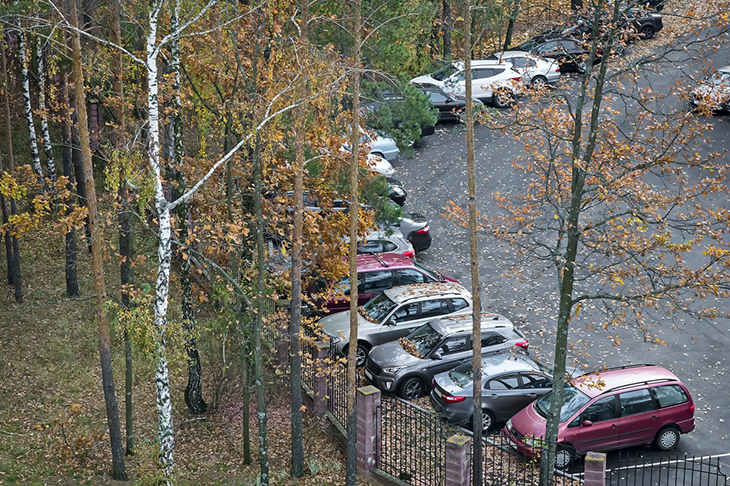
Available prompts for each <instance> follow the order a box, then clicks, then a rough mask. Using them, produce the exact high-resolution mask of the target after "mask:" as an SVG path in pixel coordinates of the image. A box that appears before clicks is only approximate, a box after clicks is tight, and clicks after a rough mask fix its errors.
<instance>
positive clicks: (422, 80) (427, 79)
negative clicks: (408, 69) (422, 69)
mask: <svg viewBox="0 0 730 486" xmlns="http://www.w3.org/2000/svg"><path fill="white" fill-rule="evenodd" d="M409 83H410V84H426V85H430V86H437V87H439V88H441V87H443V85H444V82H443V81H437V80H435V79H433V78H432V77H431V75H430V74H424V75H423V76H418V77H417V78H413V79H411V80H410V81H409Z"/></svg>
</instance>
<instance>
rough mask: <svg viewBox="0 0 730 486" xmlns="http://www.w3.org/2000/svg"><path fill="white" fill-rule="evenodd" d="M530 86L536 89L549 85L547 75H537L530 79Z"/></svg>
mask: <svg viewBox="0 0 730 486" xmlns="http://www.w3.org/2000/svg"><path fill="white" fill-rule="evenodd" d="M530 86H532V87H533V88H535V89H542V88H544V87H545V86H547V79H546V78H545V76H535V77H534V78H532V79H531V80H530Z"/></svg>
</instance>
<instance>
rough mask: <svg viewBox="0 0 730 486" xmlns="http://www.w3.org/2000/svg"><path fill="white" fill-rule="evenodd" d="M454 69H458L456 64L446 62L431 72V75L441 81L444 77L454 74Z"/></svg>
mask: <svg viewBox="0 0 730 486" xmlns="http://www.w3.org/2000/svg"><path fill="white" fill-rule="evenodd" d="M456 71H458V69H456V66H454V65H453V64H447V65H446V66H444V67H442V68H441V69H439V70H438V71H436V72H434V73H433V74H431V77H432V78H433V79H435V80H436V81H443V80H444V79H446V78H448V77H449V76H451V75H452V74H454V73H455V72H456Z"/></svg>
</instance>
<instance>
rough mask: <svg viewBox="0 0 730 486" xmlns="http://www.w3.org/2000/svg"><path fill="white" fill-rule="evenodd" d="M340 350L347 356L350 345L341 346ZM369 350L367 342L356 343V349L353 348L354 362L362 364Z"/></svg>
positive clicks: (358, 364)
mask: <svg viewBox="0 0 730 486" xmlns="http://www.w3.org/2000/svg"><path fill="white" fill-rule="evenodd" d="M342 352H343V353H344V354H345V356H347V355H348V353H349V352H350V345H349V344H348V345H347V346H345V347H344V348H342ZM369 352H370V346H368V344H367V343H357V349H356V350H355V364H356V365H357V366H362V365H364V364H365V360H366V359H367V357H368V353H369Z"/></svg>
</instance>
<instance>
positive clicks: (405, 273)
mask: <svg viewBox="0 0 730 486" xmlns="http://www.w3.org/2000/svg"><path fill="white" fill-rule="evenodd" d="M395 274H396V276H397V278H398V285H408V284H414V283H424V282H426V281H427V279H426V276H425V275H424V274H422V273H421V272H419V271H418V270H411V269H409V268H404V269H401V270H396V271H395Z"/></svg>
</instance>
